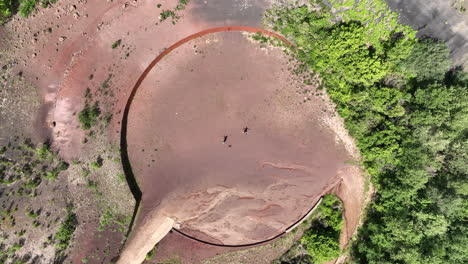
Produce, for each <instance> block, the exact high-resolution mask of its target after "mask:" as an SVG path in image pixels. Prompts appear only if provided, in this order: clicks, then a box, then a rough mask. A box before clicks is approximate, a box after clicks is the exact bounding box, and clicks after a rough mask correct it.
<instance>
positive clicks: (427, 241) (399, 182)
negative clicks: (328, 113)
mask: <svg viewBox="0 0 468 264" xmlns="http://www.w3.org/2000/svg"><path fill="white" fill-rule="evenodd" d="M328 2H329V3H331V4H332V5H333V9H331V8H329V7H328V6H327V5H325V4H323V3H322V2H321V1H320V0H315V1H311V3H310V5H304V6H293V5H291V6H289V7H284V6H283V7H273V8H272V9H270V10H269V11H268V12H267V14H266V20H267V22H268V23H269V24H270V25H271V27H272V28H273V29H274V30H276V31H279V32H281V33H282V34H283V35H284V36H286V37H288V38H289V39H290V40H293V41H294V42H295V43H296V44H297V48H296V50H295V52H294V56H295V57H296V58H297V59H298V61H299V62H301V63H302V65H303V66H304V67H303V68H304V69H307V70H308V69H311V70H312V71H314V72H317V73H320V75H321V77H322V79H323V80H324V83H325V87H326V90H327V92H328V94H329V95H330V98H331V99H332V100H333V101H334V103H335V104H336V110H337V112H338V113H339V114H340V115H341V117H343V118H344V120H345V125H346V128H347V130H348V131H349V133H350V134H351V135H352V136H353V137H354V138H355V139H356V143H357V146H358V148H359V149H360V151H361V155H362V164H363V165H364V166H365V167H366V169H367V171H368V172H369V174H370V175H371V176H372V182H373V184H374V185H375V187H376V194H375V197H374V199H373V201H372V203H371V205H370V208H369V210H368V213H367V216H366V222H365V224H364V226H363V227H362V228H361V229H360V230H359V232H358V235H357V236H358V237H357V239H356V241H355V243H354V244H353V245H352V248H351V255H352V258H353V261H354V262H356V263H379V264H384V263H468V247H466V245H468V236H467V235H466V234H467V231H468V230H467V227H468V226H467V222H466V219H467V217H468V200H467V195H468V182H467V175H468V74H467V73H466V72H464V71H463V69H462V68H461V67H460V66H455V65H453V64H452V62H451V59H450V56H449V54H450V51H449V49H448V47H447V45H446V44H445V43H443V42H441V41H439V40H436V39H431V38H420V39H418V38H416V31H414V30H413V29H411V28H410V27H408V26H404V25H401V24H400V23H399V21H398V15H397V14H396V13H394V12H392V11H390V10H389V9H388V7H387V5H386V3H385V2H384V1H381V0H374V1H372V0H361V1H359V0H356V1H355V0H332V1H328Z"/></svg>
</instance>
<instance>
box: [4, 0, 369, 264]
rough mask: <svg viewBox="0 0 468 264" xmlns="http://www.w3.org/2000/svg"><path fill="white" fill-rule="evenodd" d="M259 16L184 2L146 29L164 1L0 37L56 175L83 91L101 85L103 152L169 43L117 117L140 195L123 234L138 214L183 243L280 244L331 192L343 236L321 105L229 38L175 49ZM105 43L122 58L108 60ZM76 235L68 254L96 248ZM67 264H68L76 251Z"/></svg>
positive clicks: (265, 53)
mask: <svg viewBox="0 0 468 264" xmlns="http://www.w3.org/2000/svg"><path fill="white" fill-rule="evenodd" d="M271 2H273V1H269V0H258V1H237V0H231V1H228V0H226V1H204V0H192V1H190V4H189V5H188V6H187V8H186V9H185V10H184V11H183V12H181V13H180V15H181V18H180V19H179V20H178V21H177V23H175V25H173V24H172V23H171V22H172V21H170V20H166V21H160V18H159V17H158V16H159V15H160V13H161V11H163V10H169V9H173V8H174V7H175V5H176V4H177V1H175V0H160V1H158V2H154V1H136V0H135V1H130V2H128V1H123V0H114V1H108V2H106V1H94V2H92V3H91V2H89V3H88V2H86V1H77V2H74V3H72V2H68V1H63V2H62V1H59V2H58V3H57V4H56V5H54V6H53V8H49V9H40V13H41V14H38V15H37V16H35V17H31V18H29V19H16V21H14V22H13V23H9V24H7V27H8V28H7V29H8V32H9V33H10V34H11V36H12V37H14V38H15V39H18V40H19V41H17V42H16V43H15V45H13V46H14V47H16V48H15V52H16V55H17V57H18V62H19V64H18V66H17V67H16V68H17V69H16V70H17V72H20V71H21V72H23V75H24V76H25V78H26V79H28V80H31V81H32V82H33V83H34V84H35V85H36V86H37V87H38V88H39V93H40V95H41V97H42V99H43V103H44V104H43V106H42V110H41V112H40V113H39V116H38V122H37V123H38V124H39V125H38V128H40V129H41V130H44V132H43V133H44V134H50V135H51V139H52V141H53V146H54V148H55V149H58V150H60V155H61V156H62V157H63V158H65V159H66V160H68V161H71V160H73V159H76V158H79V157H80V156H82V155H83V154H85V153H83V152H85V148H84V144H83V143H82V142H83V139H84V138H85V137H87V135H86V132H85V131H83V130H82V129H81V128H80V127H79V122H78V118H77V113H78V112H79V111H81V110H82V109H83V104H84V101H85V99H84V94H85V90H86V89H87V88H90V90H91V93H93V94H96V93H97V92H98V91H99V89H101V88H102V86H103V83H105V81H106V79H107V78H109V76H111V75H112V78H111V79H110V82H109V83H110V85H109V86H110V88H109V89H110V90H111V93H110V94H109V95H106V96H104V95H102V96H99V97H98V98H97V99H98V100H100V103H101V105H100V106H101V108H102V109H101V110H102V111H103V113H104V112H105V113H111V114H113V118H112V120H111V123H110V124H109V126H108V128H107V130H106V132H107V135H108V136H109V141H110V142H112V141H113V142H114V143H116V141H117V140H118V139H119V138H120V127H121V124H120V121H121V120H122V112H123V111H122V110H123V109H124V106H125V104H126V102H127V100H128V97H129V95H130V93H131V90H132V88H133V87H134V85H135V83H136V82H137V81H138V78H139V77H140V76H141V74H142V72H144V70H145V69H146V68H147V67H148V65H149V64H150V63H151V61H152V60H154V58H155V57H157V56H158V55H160V54H161V53H162V52H164V51H165V50H166V49H167V48H168V47H170V45H172V44H174V43H176V42H177V41H179V40H181V39H182V40H183V41H182V42H179V43H180V44H181V46H179V47H177V49H175V50H171V53H170V54H169V55H168V56H166V57H164V58H163V59H162V60H161V61H160V62H158V64H157V65H156V66H155V67H154V68H153V69H152V70H151V71H150V72H149V73H148V75H147V76H146V79H144V80H143V79H141V81H142V83H141V87H140V90H139V92H138V93H137V94H136V96H135V100H134V102H133V104H132V108H131V111H130V115H129V127H128V150H129V155H130V159H131V164H132V166H133V171H134V174H135V176H136V177H137V180H138V181H139V184H140V187H141V189H142V191H143V201H142V209H141V214H140V217H139V218H138V222H137V225H136V226H135V229H137V228H138V224H140V223H141V222H143V221H145V218H146V217H147V216H148V215H150V214H151V212H154V211H161V212H162V213H164V214H165V215H166V216H169V217H171V218H174V219H175V220H176V221H177V222H178V224H179V226H178V227H177V228H179V229H180V230H181V231H183V232H185V233H187V234H189V235H192V236H194V237H196V238H200V239H203V240H207V241H211V242H215V243H220V244H245V243H253V242H258V241H261V240H264V239H267V238H270V237H273V236H275V235H277V234H279V233H281V232H283V231H284V230H285V228H287V227H288V226H290V225H291V224H293V223H294V222H295V221H296V220H298V219H299V218H300V217H301V216H303V215H304V214H305V213H306V212H307V211H308V210H309V209H310V208H311V207H312V206H313V205H314V204H315V202H316V201H317V200H318V199H319V197H320V196H321V195H322V194H323V193H325V192H327V191H329V190H330V188H332V187H334V186H337V184H338V183H339V182H342V184H341V185H339V186H340V187H338V188H337V189H335V190H336V192H337V193H338V194H340V195H341V196H340V197H342V198H343V199H344V200H345V210H346V214H347V217H346V220H347V221H348V220H350V221H351V223H353V224H355V223H357V219H358V217H359V214H360V207H361V203H362V200H359V199H358V200H356V199H354V200H353V199H351V200H350V201H351V202H350V203H347V202H346V201H347V197H354V196H359V195H360V193H358V192H357V191H353V189H349V188H348V189H346V188H345V187H346V186H347V185H346V184H348V183H349V182H347V181H344V180H342V178H343V175H342V173H340V172H342V171H343V170H345V169H346V168H348V167H349V166H350V165H345V163H344V161H345V160H348V159H351V158H350V155H349V154H348V152H349V151H348V152H346V151H345V145H346V146H347V143H346V144H344V143H343V138H342V137H340V136H339V135H338V134H337V133H336V130H335V129H333V131H332V130H330V128H329V127H333V126H330V124H329V122H323V119H324V117H327V116H329V115H330V113H332V114H331V116H333V113H334V109H333V107H330V105H329V103H328V101H327V99H326V98H324V97H323V96H317V97H316V96H314V95H315V94H316V93H323V92H322V91H316V90H315V87H314V86H307V85H304V84H303V83H302V82H301V81H300V80H297V79H296V78H295V77H294V76H293V75H292V74H291V72H290V71H289V70H288V68H290V67H292V65H291V64H290V62H289V60H290V58H289V57H287V56H286V55H285V54H284V53H283V52H282V51H281V50H279V49H270V48H268V49H262V48H260V45H259V44H258V43H253V42H251V41H249V40H247V39H246V38H245V37H244V36H243V35H242V34H241V33H238V32H226V33H216V34H210V35H207V36H203V37H200V38H197V39H195V40H190V41H188V39H184V38H185V37H187V36H190V35H191V34H194V33H196V32H200V31H202V30H206V29H209V28H214V27H223V26H230V27H232V28H236V27H234V26H246V27H247V26H248V27H261V24H262V23H261V19H262V14H263V12H264V10H265V9H266V8H268V7H269V6H271ZM157 3H161V4H162V7H161V8H158V7H157ZM75 13H78V14H79V16H76V15H75ZM4 35H6V34H5V33H4V32H3V30H2V31H0V37H2V38H3V36H4ZM119 39H121V40H122V45H121V46H120V47H118V48H116V49H112V48H111V46H112V44H113V43H114V42H115V41H116V40H119ZM186 41H188V42H186ZM184 43H185V44H184ZM167 52H168V51H167ZM167 52H166V53H167ZM90 76H93V78H90ZM324 109H326V111H325V110H324ZM332 123H333V122H332ZM338 123H339V122H338ZM52 124H54V125H55V126H53V125H52ZM245 127H248V128H249V130H248V134H244V133H243V129H244V128H245ZM224 136H228V138H227V141H226V144H222V141H223V139H224ZM345 141H346V140H345ZM88 145H89V144H88ZM347 175H348V174H347ZM358 176H359V175H356V177H358ZM358 180H361V179H358ZM351 182H352V179H351ZM353 186H354V185H353ZM359 186H360V187H362V186H361V185H359ZM359 186H358V187H359ZM358 189H359V188H358ZM361 189H362V188H361ZM361 189H359V190H361ZM70 195H71V196H74V195H76V194H74V193H71V194H70ZM348 204H350V205H351V206H352V207H351V209H350V210H348V208H346V206H348ZM355 210H359V212H356V211H355ZM353 213H354V214H353ZM347 227H348V225H347ZM354 228H355V227H354V226H350V227H349V229H348V231H349V232H348V231H346V234H347V235H346V238H347V237H349V234H351V233H352V230H354ZM146 232H148V233H151V230H146ZM174 234H175V232H173V234H170V235H169V236H168V237H166V239H164V240H162V241H161V244H160V249H161V251H160V252H161V254H164V252H166V253H167V255H169V254H168V252H171V251H172V252H176V253H178V254H186V256H187V255H193V256H194V257H193V258H189V257H187V258H186V259H187V261H188V262H189V263H190V262H194V261H196V260H200V259H203V258H205V257H207V256H212V255H214V254H216V253H218V252H219V251H218V250H217V249H215V248H214V247H212V246H207V245H204V244H203V245H202V244H201V243H198V242H194V241H193V240H187V238H185V237H182V236H181V235H174ZM85 235H86V237H87V238H88V239H87V240H86V239H82V238H81V237H80V239H79V240H77V241H76V244H77V247H76V248H78V249H79V248H81V247H83V248H88V247H89V248H96V247H97V246H96V243H95V242H93V241H94V240H95V238H96V237H97V236H99V234H98V233H93V232H87V233H86V234H85ZM85 235H83V236H85ZM188 241H190V242H188ZM88 242H89V243H88ZM88 244H91V246H88ZM178 245H180V248H177V246H178ZM191 250H197V252H196V254H195V253H193V251H191ZM71 252H72V253H71V255H72V256H71V259H74V260H75V261H79V259H80V258H81V257H82V256H85V255H86V254H87V252H88V249H86V250H74V251H73V250H72V251H71ZM223 252H224V251H223ZM158 254H159V253H158ZM93 261H94V260H93ZM97 261H98V260H97V259H96V263H98V262H97ZM184 263H185V262H184Z"/></svg>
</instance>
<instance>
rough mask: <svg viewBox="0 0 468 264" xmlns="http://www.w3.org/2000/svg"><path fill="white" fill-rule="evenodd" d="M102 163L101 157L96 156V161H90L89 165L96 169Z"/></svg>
mask: <svg viewBox="0 0 468 264" xmlns="http://www.w3.org/2000/svg"><path fill="white" fill-rule="evenodd" d="M102 164H103V160H102V158H101V157H98V158H97V159H96V161H93V162H91V164H90V166H91V168H93V169H95V170H97V169H99V168H101V167H102Z"/></svg>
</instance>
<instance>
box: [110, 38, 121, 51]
mask: <svg viewBox="0 0 468 264" xmlns="http://www.w3.org/2000/svg"><path fill="white" fill-rule="evenodd" d="M120 44H122V40H121V39H119V40H116V41H115V42H114V44H112V49H115V48H117V47H118V46H120Z"/></svg>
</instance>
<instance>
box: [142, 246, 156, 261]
mask: <svg viewBox="0 0 468 264" xmlns="http://www.w3.org/2000/svg"><path fill="white" fill-rule="evenodd" d="M155 253H156V247H154V248H153V249H151V250H150V251H149V252H148V253H146V257H145V259H146V260H151V259H152V258H153V256H154V254H155Z"/></svg>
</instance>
